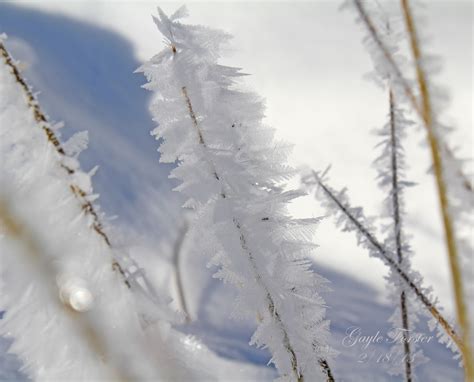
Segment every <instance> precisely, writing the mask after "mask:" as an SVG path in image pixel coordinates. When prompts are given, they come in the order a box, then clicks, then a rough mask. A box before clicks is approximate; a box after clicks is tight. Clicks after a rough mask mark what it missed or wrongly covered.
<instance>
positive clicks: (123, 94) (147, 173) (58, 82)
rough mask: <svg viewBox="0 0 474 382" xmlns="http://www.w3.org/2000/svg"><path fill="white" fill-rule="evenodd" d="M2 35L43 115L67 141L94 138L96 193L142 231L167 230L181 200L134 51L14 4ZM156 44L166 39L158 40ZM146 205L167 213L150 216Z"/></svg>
mask: <svg viewBox="0 0 474 382" xmlns="http://www.w3.org/2000/svg"><path fill="white" fill-rule="evenodd" d="M0 32H5V33H7V35H8V36H9V39H8V40H7V42H6V44H7V47H8V48H9V49H10V51H11V52H12V53H13V55H14V56H15V58H18V59H20V60H21V61H23V62H24V63H25V64H26V69H25V70H24V73H25V76H26V77H27V79H28V81H29V82H30V83H31V84H32V85H33V89H34V90H40V91H41V93H40V95H39V100H40V104H41V106H42V107H43V109H44V110H45V111H46V112H47V113H49V115H50V116H51V120H53V121H64V122H65V125H66V128H65V129H63V130H62V134H63V136H70V135H71V134H72V132H76V131H82V130H88V131H89V136H90V148H89V149H88V150H87V151H86V153H84V154H83V155H82V156H81V163H82V164H83V167H84V168H85V169H90V168H92V167H93V166H95V165H99V167H100V169H99V172H98V174H97V175H96V176H95V177H94V186H95V190H96V191H97V192H98V193H100V194H101V195H102V196H103V197H102V198H101V200H100V204H101V206H102V207H103V209H104V210H105V211H106V212H107V213H108V214H109V215H117V216H118V219H119V222H125V223H128V224H129V225H131V226H133V227H136V229H137V230H142V231H149V230H150V229H152V227H153V229H154V231H155V232H158V231H160V228H163V229H164V228H166V227H163V225H166V221H167V217H168V216H169V215H173V214H176V211H177V210H178V209H177V208H175V207H176V206H177V203H172V202H170V201H171V200H174V199H175V198H176V196H175V195H174V193H171V188H172V186H173V185H172V184H171V181H170V180H169V179H168V178H167V177H168V173H169V171H170V169H171V166H169V165H160V166H159V165H158V160H159V156H158V153H157V152H156V149H157V146H158V144H157V142H156V141H155V140H154V139H153V138H152V137H151V136H150V130H151V129H153V127H154V125H155V124H154V122H152V120H151V117H150V113H149V111H148V104H149V101H150V92H148V91H146V90H144V89H142V88H141V85H142V84H143V83H144V82H145V78H144V76H143V75H142V74H139V73H138V74H137V73H134V71H135V70H136V69H137V68H138V67H139V66H140V64H141V63H140V62H138V61H137V60H136V58H135V57H134V51H133V47H132V45H131V43H130V42H129V41H127V40H126V39H125V38H123V37H122V36H120V35H118V34H116V33H114V32H112V31H109V30H107V29H104V28H101V27H98V26H96V25H92V24H88V23H86V22H82V21H77V20H75V19H72V18H69V17H65V16H61V15H54V14H49V13H44V12H40V11H37V10H30V9H27V8H23V7H15V6H13V5H8V4H0ZM150 38H159V36H158V32H157V35H156V36H154V37H153V36H152V37H150ZM146 200H148V201H152V202H153V203H154V204H155V205H158V206H160V207H162V208H154V209H152V210H153V211H152V212H153V213H154V215H153V214H150V212H149V211H148V209H147V208H145V205H146ZM160 215H161V216H160ZM157 220H160V223H162V224H161V227H160V226H157Z"/></svg>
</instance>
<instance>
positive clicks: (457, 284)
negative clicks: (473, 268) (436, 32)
mask: <svg viewBox="0 0 474 382" xmlns="http://www.w3.org/2000/svg"><path fill="white" fill-rule="evenodd" d="M401 6H402V10H403V16H404V19H405V24H406V28H407V31H408V35H409V38H410V46H411V50H412V54H413V58H414V60H415V67H416V76H417V81H418V86H419V91H420V96H421V117H422V119H423V122H424V126H425V128H426V132H427V140H428V143H429V146H430V150H431V157H432V161H433V172H434V175H435V179H436V185H437V189H438V198H439V205H440V209H441V215H442V220H443V227H444V233H445V240H446V247H447V252H448V259H449V265H450V270H451V276H452V284H453V290H454V298H455V305H456V314H457V317H458V322H459V326H460V327H461V335H462V347H461V352H462V354H463V359H464V368H465V378H466V380H467V381H472V380H473V379H474V364H473V359H472V350H471V345H470V340H469V339H470V327H469V317H468V312H467V307H466V297H465V295H464V289H463V279H462V274H461V269H460V265H459V255H458V250H457V244H456V238H455V234H454V227H453V220H452V216H451V215H450V211H449V200H448V195H447V184H446V183H445V178H444V174H443V170H444V169H443V164H442V160H443V159H442V155H441V147H440V141H439V137H438V136H437V134H436V132H435V119H434V114H433V109H432V102H431V94H430V89H429V85H428V79H427V76H426V72H425V70H424V68H423V65H422V53H421V48H420V44H419V40H418V35H417V30H416V26H415V22H414V19H413V16H412V13H411V10H410V5H409V4H408V0H401Z"/></svg>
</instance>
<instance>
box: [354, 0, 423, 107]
mask: <svg viewBox="0 0 474 382" xmlns="http://www.w3.org/2000/svg"><path fill="white" fill-rule="evenodd" d="M354 5H355V7H356V9H357V12H358V13H359V16H360V19H361V20H362V22H363V23H364V25H365V26H366V28H367V30H368V32H369V34H370V36H371V37H372V39H373V40H374V42H375V44H377V46H378V47H379V49H380V51H381V52H382V54H383V56H384V58H385V60H386V62H387V64H388V65H389V66H390V68H391V70H392V71H393V74H394V76H395V77H396V78H397V80H398V82H399V84H400V85H401V87H402V89H403V91H404V93H405V95H406V96H407V98H408V99H409V100H410V102H411V103H412V105H413V107H414V109H415V110H416V111H417V112H418V113H419V108H418V102H417V101H416V97H415V95H414V94H413V91H412V89H411V88H410V85H409V84H408V82H407V80H406V79H405V78H404V76H403V74H402V72H401V70H400V68H399V66H398V64H397V62H396V61H395V59H394V57H393V56H392V54H391V52H390V50H389V49H388V47H387V46H386V45H385V44H384V42H383V41H382V38H381V36H380V35H379V32H378V31H377V28H376V27H375V24H374V22H373V21H372V19H371V17H370V15H369V13H368V12H367V10H366V9H365V7H364V4H363V2H362V1H361V0H354Z"/></svg>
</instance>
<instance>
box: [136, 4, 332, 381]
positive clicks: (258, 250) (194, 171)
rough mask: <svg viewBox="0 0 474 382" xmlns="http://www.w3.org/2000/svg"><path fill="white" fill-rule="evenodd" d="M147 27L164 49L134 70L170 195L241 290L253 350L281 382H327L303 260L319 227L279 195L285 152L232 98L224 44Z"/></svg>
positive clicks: (250, 106)
mask: <svg viewBox="0 0 474 382" xmlns="http://www.w3.org/2000/svg"><path fill="white" fill-rule="evenodd" d="M158 12H159V17H158V18H154V21H155V23H156V25H157V27H158V29H159V30H160V32H161V33H162V35H163V36H164V38H165V41H166V47H165V48H164V49H163V50H162V51H161V52H160V53H158V54H157V55H156V56H154V57H153V58H152V59H151V60H150V61H149V62H147V63H146V64H144V65H143V66H142V67H141V68H140V69H139V70H140V71H142V72H143V73H144V74H145V76H146V77H147V79H148V81H149V83H148V84H147V85H146V86H145V87H146V88H147V89H149V90H152V91H156V92H157V99H156V101H155V102H154V104H153V106H152V112H153V115H154V119H155V121H156V122H157V123H158V124H159V126H158V127H157V128H156V129H155V130H154V131H153V134H154V135H155V137H156V138H157V139H160V140H161V139H162V143H161V145H160V148H159V151H160V153H161V161H162V162H175V161H177V163H178V167H176V168H175V169H174V170H173V171H172V173H171V176H172V177H174V178H177V179H179V180H180V181H181V184H180V185H179V186H178V187H177V190H178V191H180V192H181V193H183V194H184V195H185V196H186V197H188V200H187V202H186V206H187V207H192V208H194V209H195V210H196V215H197V216H196V218H195V219H194V222H193V223H192V224H193V229H194V230H200V237H201V241H202V242H201V243H199V246H200V249H202V250H203V251H205V252H207V253H209V254H212V255H213V257H212V260H211V263H212V264H214V265H217V266H219V267H220V268H219V271H218V272H217V274H216V277H218V278H220V279H222V280H223V281H224V282H230V283H232V284H233V285H235V286H236V287H237V288H238V290H239V297H238V299H237V304H236V306H235V312H234V313H235V315H236V316H251V317H255V316H258V321H259V323H258V327H257V330H256V332H255V334H254V335H253V337H252V341H251V342H252V343H253V344H256V345H257V346H262V347H266V348H268V349H269V350H270V351H271V353H272V355H273V358H272V361H273V363H274V364H275V365H276V367H277V368H278V370H279V372H280V375H281V376H282V378H283V380H292V381H303V379H304V380H306V381H317V380H333V377H332V375H331V371H330V369H329V366H328V362H327V361H330V360H331V358H332V356H333V355H334V352H333V351H332V350H331V349H330V348H329V347H328V345H327V341H328V337H329V322H328V321H327V320H325V319H324V316H325V303H324V301H323V299H322V298H321V297H320V295H319V294H318V292H319V291H321V290H323V289H325V288H326V283H327V282H326V280H324V279H323V278H322V277H320V276H318V275H317V274H315V273H313V272H312V271H311V269H310V268H311V262H310V260H309V258H308V255H309V254H310V253H311V251H312V250H313V247H314V245H313V244H312V242H311V239H312V233H313V230H314V227H315V225H316V223H317V219H306V220H295V219H292V218H290V217H289V214H288V212H287V211H286V204H287V203H288V202H289V201H291V200H292V199H294V198H296V197H298V196H300V195H301V193H300V192H295V191H289V192H285V191H283V189H282V182H284V181H285V180H286V179H288V178H289V177H290V176H291V175H292V174H293V171H292V169H290V168H288V167H287V166H286V164H285V163H284V162H283V160H284V159H285V157H286V155H287V152H288V146H287V145H284V144H281V143H278V142H275V141H274V139H273V134H274V133H273V130H272V129H270V128H268V127H266V126H264V125H263V123H262V118H263V116H264V114H263V113H264V106H263V101H262V99H261V98H260V97H258V96H257V95H255V94H252V93H247V92H243V91H241V90H239V87H238V80H239V77H241V76H242V75H243V74H242V73H241V72H240V70H239V69H237V68H233V67H228V66H223V65H220V64H218V63H217V61H218V59H219V57H220V47H221V46H222V45H223V44H224V43H226V42H227V41H228V40H229V38H230V36H229V35H227V34H225V33H223V32H220V31H216V30H212V29H209V28H206V27H202V26H194V25H186V24H182V23H181V22H180V21H179V19H180V18H182V17H183V16H186V14H187V12H186V9H185V8H184V7H183V8H180V9H179V10H178V11H177V12H176V13H174V14H173V15H172V16H171V17H168V16H166V15H165V14H164V13H163V12H162V11H161V9H158Z"/></svg>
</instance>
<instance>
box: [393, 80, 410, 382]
mask: <svg viewBox="0 0 474 382" xmlns="http://www.w3.org/2000/svg"><path fill="white" fill-rule="evenodd" d="M389 108H390V122H389V123H390V151H391V152H390V154H391V156H390V162H391V163H390V164H391V174H392V190H391V193H390V194H391V199H392V214H393V230H394V235H395V248H396V252H397V261H398V265H399V266H400V267H401V264H402V262H403V249H402V235H401V233H402V227H401V219H400V200H399V190H400V185H399V182H398V155H397V150H398V142H397V135H398V134H397V131H396V129H397V126H396V121H395V101H394V96H393V92H392V90H391V89H390V90H389ZM400 313H401V316H402V326H403V330H404V331H403V351H404V352H405V357H404V360H405V379H406V381H407V382H411V381H412V364H411V362H412V361H411V359H412V358H411V349H410V347H411V345H410V342H409V341H408V333H409V330H410V328H409V323H408V308H407V301H406V293H405V291H404V290H402V292H401V294H400Z"/></svg>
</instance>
